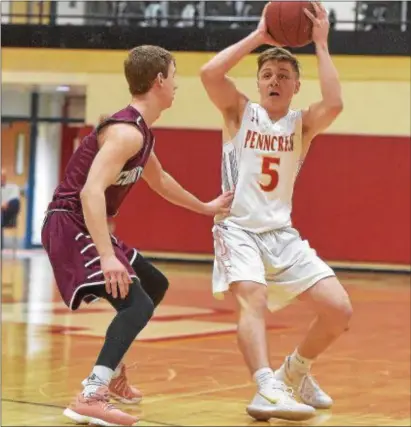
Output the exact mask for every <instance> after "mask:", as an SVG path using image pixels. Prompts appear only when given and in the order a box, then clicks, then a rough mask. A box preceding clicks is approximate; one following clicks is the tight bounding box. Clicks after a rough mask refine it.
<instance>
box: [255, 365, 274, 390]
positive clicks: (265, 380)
mask: <svg viewBox="0 0 411 427" xmlns="http://www.w3.org/2000/svg"><path fill="white" fill-rule="evenodd" d="M253 378H254V381H255V382H256V383H257V386H258V388H259V389H262V388H264V387H266V386H267V385H269V384H271V383H272V382H274V381H275V378H274V372H273V370H272V369H271V368H261V369H259V370H258V371H256V372H254V375H253Z"/></svg>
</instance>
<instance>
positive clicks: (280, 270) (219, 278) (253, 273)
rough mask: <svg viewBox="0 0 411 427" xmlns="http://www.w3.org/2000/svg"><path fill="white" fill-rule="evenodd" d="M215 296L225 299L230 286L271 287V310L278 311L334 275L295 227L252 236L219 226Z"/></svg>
mask: <svg viewBox="0 0 411 427" xmlns="http://www.w3.org/2000/svg"><path fill="white" fill-rule="evenodd" d="M213 236H214V250H215V258H214V270H213V294H214V296H215V297H216V298H219V299H221V298H223V297H224V293H225V292H227V291H228V290H229V288H230V285H231V283H233V282H238V281H252V282H257V283H261V284H262V285H265V286H267V284H268V285H269V286H268V308H269V309H270V310H271V311H275V310H279V309H280V308H283V307H284V306H286V305H287V304H289V303H290V302H291V301H292V300H293V299H294V298H295V297H296V296H297V295H299V294H301V293H302V292H304V291H305V290H307V289H308V288H310V287H311V286H313V285H314V284H315V283H317V282H318V281H319V280H321V279H324V278H326V277H331V276H335V273H334V272H333V270H332V269H331V268H330V267H329V266H328V265H327V264H326V263H325V262H324V261H322V260H321V259H320V258H319V257H318V256H317V254H316V252H315V250H314V249H312V248H310V245H309V243H308V242H307V241H306V240H302V239H301V237H300V234H299V233H298V231H297V230H295V229H294V228H292V227H288V228H283V229H280V230H274V231H268V232H265V233H252V232H249V231H245V230H242V229H239V228H234V227H229V226H226V225H224V224H216V225H215V226H214V227H213Z"/></svg>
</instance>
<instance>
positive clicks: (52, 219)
mask: <svg viewBox="0 0 411 427" xmlns="http://www.w3.org/2000/svg"><path fill="white" fill-rule="evenodd" d="M41 237H42V243H43V246H44V248H45V250H46V252H47V254H48V257H49V259H50V263H51V266H52V268H53V272H54V277H55V280H56V282H57V287H58V289H59V291H60V294H61V296H62V298H63V300H64V302H65V303H66V304H67V306H68V307H69V308H70V309H71V310H76V309H77V308H78V307H79V306H80V304H81V301H82V300H84V301H85V302H87V303H90V302H92V301H93V300H95V299H97V297H96V296H95V295H94V294H93V288H95V287H96V286H104V285H105V280H104V275H103V271H102V270H101V265H100V257H99V255H98V252H97V250H96V246H95V244H94V243H93V241H92V240H91V237H90V235H89V234H88V231H87V228H86V226H85V224H84V220H83V218H82V216H81V215H79V214H77V213H75V212H71V211H67V210H63V209H56V210H53V211H50V212H48V214H47V217H46V219H45V221H44V224H43V229H42V236H41ZM111 239H112V243H113V248H114V252H115V254H116V256H117V258H118V259H119V260H120V261H121V262H122V263H123V265H125V266H126V268H127V270H128V273H129V275H130V276H131V277H132V278H133V277H134V278H137V276H136V273H135V271H134V270H133V268H132V267H131V264H132V263H133V261H134V260H135V258H136V256H137V250H136V249H132V248H129V247H127V246H126V245H125V244H124V243H123V242H121V241H120V240H119V239H117V238H116V237H114V236H113V235H111ZM80 289H81V290H82V291H81V293H79V291H80ZM88 291H89V293H88ZM80 294H81V296H80Z"/></svg>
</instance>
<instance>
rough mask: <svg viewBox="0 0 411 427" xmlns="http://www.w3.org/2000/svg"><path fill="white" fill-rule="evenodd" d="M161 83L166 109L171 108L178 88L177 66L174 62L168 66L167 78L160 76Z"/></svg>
mask: <svg viewBox="0 0 411 427" xmlns="http://www.w3.org/2000/svg"><path fill="white" fill-rule="evenodd" d="M159 84H160V88H161V99H162V103H163V107H164V109H166V108H170V107H171V105H172V104H173V101H174V95H175V92H176V90H177V83H176V67H175V65H174V62H171V63H170V65H169V67H168V75H167V78H164V77H163V76H159Z"/></svg>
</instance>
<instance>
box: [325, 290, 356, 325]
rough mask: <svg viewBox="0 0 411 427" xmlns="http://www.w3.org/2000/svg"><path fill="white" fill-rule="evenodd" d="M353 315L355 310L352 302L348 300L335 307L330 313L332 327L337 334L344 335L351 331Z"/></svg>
mask: <svg viewBox="0 0 411 427" xmlns="http://www.w3.org/2000/svg"><path fill="white" fill-rule="evenodd" d="M352 315H353V308H352V305H351V302H350V300H349V299H348V298H347V299H346V300H344V301H341V302H340V303H338V304H336V305H335V306H333V308H332V310H331V312H330V319H328V321H329V322H330V323H329V325H330V327H331V328H332V329H333V330H335V332H336V333H342V332H345V331H348V330H349V327H350V321H351V318H352Z"/></svg>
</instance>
